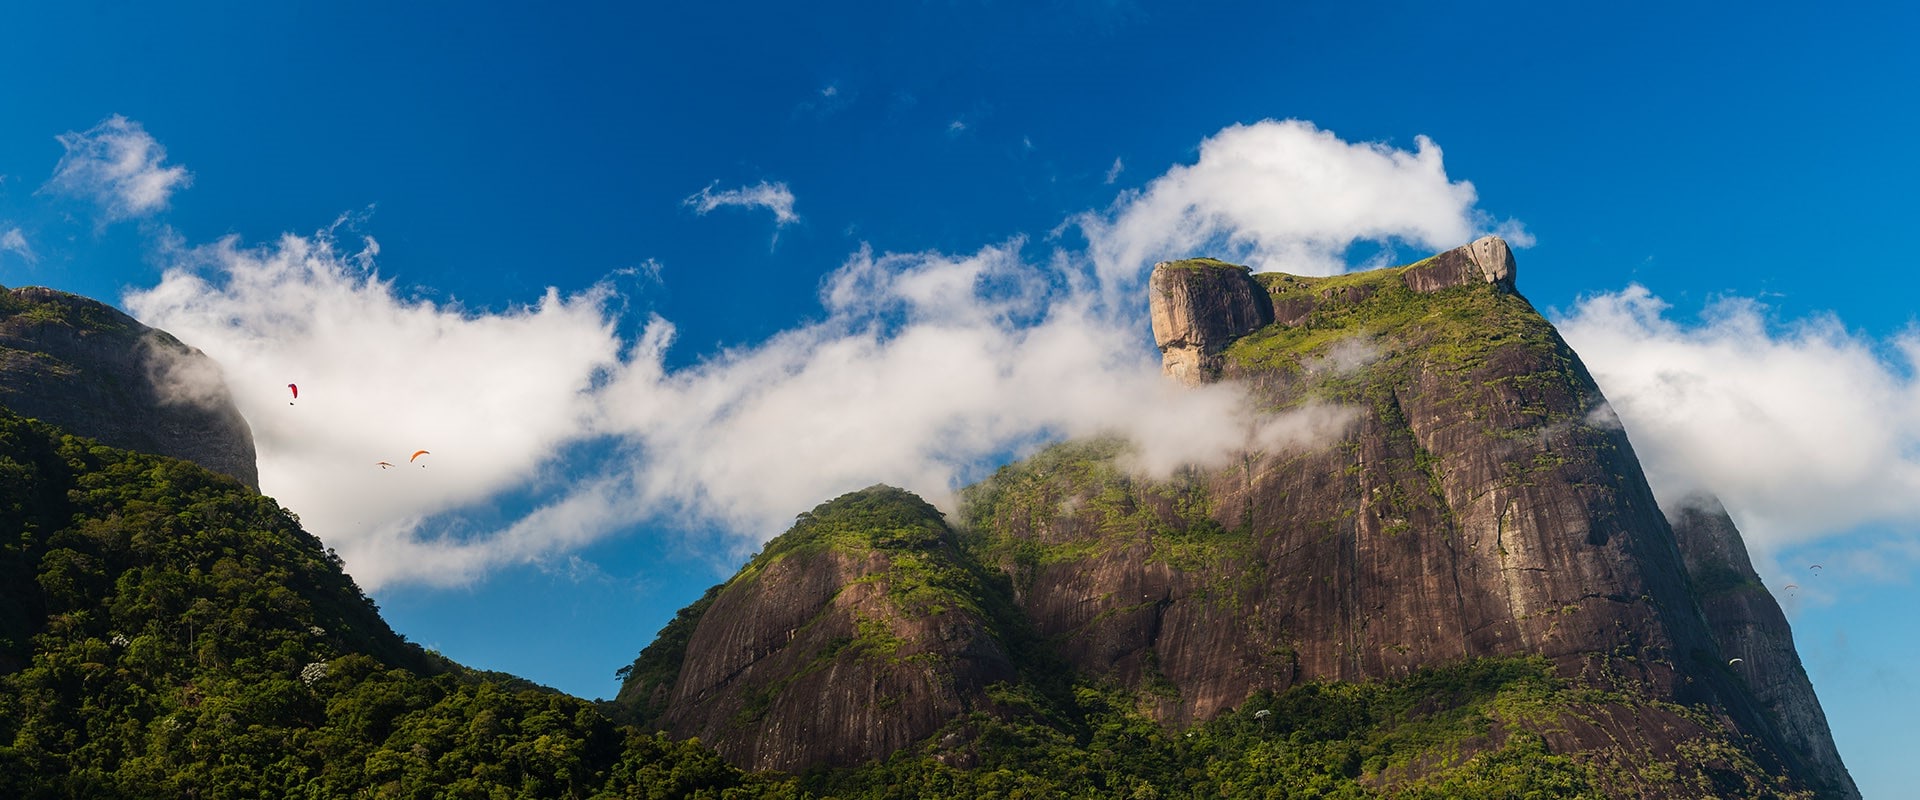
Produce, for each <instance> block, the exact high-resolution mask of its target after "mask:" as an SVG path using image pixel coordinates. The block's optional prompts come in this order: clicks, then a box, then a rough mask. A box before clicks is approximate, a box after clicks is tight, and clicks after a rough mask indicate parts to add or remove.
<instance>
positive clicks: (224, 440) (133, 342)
mask: <svg viewBox="0 0 1920 800" xmlns="http://www.w3.org/2000/svg"><path fill="white" fill-rule="evenodd" d="M0 406H5V407H7V408H10V409H12V410H13V411H14V413H17V414H19V415H21V416H24V417H33V418H38V419H40V420H43V421H45V422H48V423H51V424H53V425H57V426H59V427H61V428H64V429H66V430H68V431H70V432H72V433H75V434H79V435H81V436H86V437H90V438H94V439H98V440H100V441H101V442H102V443H104V444H107V445H111V446H113V447H120V448H125V449H128V450H138V451H141V452H147V453H157V454H159V455H165V456H172V457H175V458H182V459H186V460H188V461H192V462H195V463H197V464H199V465H201V466H203V467H206V468H208V469H211V470H213V471H215V472H220V473H224V474H227V475H231V476H233V477H235V478H238V479H239V480H240V481H241V482H243V483H245V484H246V485H248V486H250V487H254V488H258V487H259V485H260V474H259V469H258V467H257V466H256V464H255V461H254V448H253V431H252V429H251V428H250V427H248V425H247V421H246V419H245V418H244V417H242V416H241V415H240V411H239V409H238V408H236V407H235V406H234V404H233V396H232V395H231V393H229V391H228V390H227V387H226V384H225V383H224V382H223V381H222V380H221V378H220V367H219V365H218V364H216V363H214V361H213V360H212V359H210V358H208V357H207V356H206V354H205V353H202V352H200V351H199V350H198V349H195V348H193V347H190V346H188V345H186V344H183V343H182V342H181V341H180V340H179V339H175V338H174V337H173V336H172V335H171V334H169V333H167V332H166V331H162V330H157V329H154V328H149V327H147V326H145V325H142V324H140V322H139V321H138V320H135V319H134V318H132V317H130V316H127V315H126V314H124V313H121V312H120V311H119V310H118V309H116V308H114V307H112V306H109V305H107V304H105V303H101V302H99V301H97V300H91V299H88V298H85V297H80V296H78V295H72V294H67V293H66V292H60V291H55V290H53V289H46V288H42V287H37V286H34V287H25V288H19V289H13V290H11V291H7V290H5V289H4V288H0Z"/></svg>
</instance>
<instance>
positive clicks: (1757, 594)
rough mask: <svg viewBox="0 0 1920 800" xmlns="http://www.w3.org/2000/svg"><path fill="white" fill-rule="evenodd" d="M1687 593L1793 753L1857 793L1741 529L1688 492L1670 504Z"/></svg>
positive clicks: (1842, 789) (1845, 791)
mask: <svg viewBox="0 0 1920 800" xmlns="http://www.w3.org/2000/svg"><path fill="white" fill-rule="evenodd" d="M1668 515H1669V517H1670V518H1671V519H1672V521H1673V533H1674V536H1675V537H1677V538H1678V539H1679V542H1680V554H1681V555H1682V556H1683V557H1684V558H1685V559H1686V564H1687V573H1688V574H1689V575H1690V576H1692V578H1693V587H1694V597H1695V598H1696V599H1697V600H1699V602H1700V611H1701V613H1702V614H1703V615H1705V617H1706V619H1707V625H1708V629H1709V630H1711V631H1713V638H1714V641H1716V642H1718V643H1719V645H1720V652H1721V654H1722V655H1725V656H1727V658H1728V659H1729V660H1731V659H1734V658H1738V659H1740V663H1738V664H1730V665H1728V666H1729V669H1731V671H1732V672H1733V673H1734V674H1736V675H1738V676H1740V679H1741V680H1742V681H1743V682H1744V683H1745V684H1746V685H1747V686H1748V687H1750V688H1751V689H1752V690H1753V696H1754V698H1755V699H1756V700H1758V701H1759V703H1760V706H1761V708H1762V710H1763V713H1764V714H1765V716H1766V718H1767V720H1768V721H1769V722H1771V723H1773V725H1774V728H1775V729H1776V730H1778V731H1779V732H1780V736H1781V738H1782V739H1784V740H1786V744H1787V747H1788V748H1790V749H1791V750H1792V751H1793V752H1794V754H1795V755H1797V756H1798V757H1799V758H1801V759H1802V760H1804V761H1806V762H1807V763H1809V764H1812V765H1814V766H1815V767H1816V768H1817V769H1818V770H1819V772H1820V773H1822V774H1824V775H1826V776H1830V780H1831V781H1832V783H1833V785H1834V788H1835V789H1836V790H1837V791H1836V792H1835V794H1836V795H1837V796H1845V797H1858V796H1860V790H1859V789H1858V788H1855V786H1854V784H1853V778H1852V776H1850V775H1848V774H1847V768H1846V765H1845V764H1843V763H1841V761H1840V752H1839V751H1838V750H1836V749H1835V748H1834V744H1833V731H1832V730H1831V729H1829V728H1828V727H1827V715H1826V712H1825V711H1823V710H1821V708H1820V698H1819V697H1818V696H1817V695H1815V694H1814V692H1813V682H1812V681H1809V680H1808V679H1807V671H1806V669H1805V668H1804V667H1802V666H1801V664H1800V652H1799V651H1798V650H1796V649H1794V646H1793V629H1792V628H1791V627H1790V626H1789V625H1788V624H1787V617H1786V615H1785V614H1783V613H1781V611H1780V604H1779V602H1777V601H1776V600H1774V597H1773V593H1771V592H1769V591H1767V587H1766V585H1765V584H1764V583H1762V582H1761V580H1760V575H1759V573H1757V572H1755V571H1754V569H1753V562H1752V560H1751V559H1749V558H1748V556H1747V545H1746V543H1745V542H1744V541H1742V540H1741V538H1740V529H1739V528H1738V527H1736V526H1735V525H1734V523H1733V517H1731V516H1729V515H1728V514H1727V510H1726V508H1725V507H1724V506H1722V505H1721V503H1720V500H1719V498H1716V497H1712V496H1710V495H1695V496H1693V497H1689V498H1687V499H1686V500H1684V501H1683V502H1682V504H1681V506H1680V507H1679V508H1676V509H1670V510H1669V511H1668Z"/></svg>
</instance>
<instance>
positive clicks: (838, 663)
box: [661, 487, 1014, 771]
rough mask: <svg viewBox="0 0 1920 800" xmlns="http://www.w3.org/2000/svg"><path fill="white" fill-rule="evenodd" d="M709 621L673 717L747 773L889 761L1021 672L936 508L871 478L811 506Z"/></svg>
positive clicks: (692, 650) (736, 582) (694, 640)
mask: <svg viewBox="0 0 1920 800" xmlns="http://www.w3.org/2000/svg"><path fill="white" fill-rule="evenodd" d="M802 516H803V518H802V520H801V522H799V523H798V524H796V525H795V526H794V529H793V530H792V531H790V532H788V533H787V534H785V535H783V536H782V537H780V538H779V539H776V540H774V541H773V542H771V543H769V544H768V546H767V549H766V551H765V552H764V553H763V554H762V555H761V556H760V557H758V558H756V559H754V561H753V563H752V564H750V565H748V567H747V568H746V569H745V570H743V571H742V572H741V574H740V575H738V576H736V577H735V578H734V579H733V580H732V581H729V582H728V583H727V584H726V585H725V587H724V588H722V589H721V590H720V591H719V593H718V594H717V595H716V596H715V597H714V598H713V600H712V605H711V606H710V607H709V608H708V609H707V610H706V611H705V612H704V613H702V614H701V615H700V618H699V622H698V625H697V627H696V628H695V629H694V631H693V634H692V637H691V639H690V640H689V641H688V643H687V646H686V650H685V654H684V656H683V660H682V662H681V667H680V670H679V672H678V676H677V680H676V681H675V682H674V686H673V688H672V691H671V699H670V700H669V701H668V703H667V706H666V709H665V713H664V715H663V716H662V717H661V721H662V723H663V726H664V727H665V728H666V729H667V730H668V731H670V732H672V733H673V734H674V735H676V736H698V737H700V740H701V741H703V742H706V743H707V744H709V745H711V746H713V747H714V748H715V749H717V750H719V751H720V753H721V754H722V755H724V756H726V757H727V759H728V760H729V761H732V762H733V763H735V764H738V765H740V766H742V767H746V768H750V769H756V770H761V769H777V770H787V771H799V770H802V769H805V768H807V767H810V766H814V765H818V764H830V765H848V764H854V763H858V762H861V761H865V760H867V759H870V758H877V757H883V756H885V755H886V754H888V753H891V752H893V751H895V750H897V749H899V748H901V747H904V746H906V745H908V744H911V743H913V742H917V741H919V740H921V739H924V738H926V737H928V736H929V735H931V734H933V733H934V732H935V731H936V730H937V729H939V728H940V727H941V726H942V725H945V724H946V723H947V722H949V721H950V720H952V719H954V718H956V717H959V716H961V715H963V714H965V713H967V712H968V711H971V710H974V709H979V708H986V707H988V706H990V703H988V701H987V700H986V699H985V696H984V694H983V692H984V689H985V687H986V686H987V685H988V684H990V683H993V682H995V681H1004V680H1009V679H1011V678H1013V677H1014V670H1013V667H1012V664H1011V662H1010V660H1009V658H1008V655H1007V652H1006V651H1005V650H1004V649H1003V648H1002V646H1001V644H1000V640H999V635H1000V634H999V633H998V632H997V631H996V630H995V627H994V621H993V620H992V619H991V617H990V616H989V615H988V614H987V613H985V611H983V610H982V609H981V608H980V605H979V603H978V601H977V600H976V599H975V598H977V597H980V596H985V595H990V594H991V592H990V590H988V589H986V588H984V587H982V586H979V585H977V582H978V581H979V580H980V579H981V578H982V577H983V576H984V573H982V572H981V571H980V570H979V567H978V566H977V565H970V563H969V562H968V560H967V559H966V558H965V557H964V556H963V555H962V554H961V553H960V551H959V550H958V549H957V548H956V546H955V543H954V541H953V534H952V531H950V530H948V529H947V526H946V524H945V522H943V521H942V520H941V518H940V513H939V511H937V510H935V509H934V508H933V507H932V506H930V505H927V504H926V502H925V501H922V500H920V499H919V498H917V497H914V496H912V495H910V494H907V493H906V492H903V491H900V490H898V489H891V488H887V487H874V488H871V489H867V490H864V491H861V492H856V493H854V494H850V495H847V496H845V497H842V498H839V499H837V500H835V501H833V502H830V503H827V504H824V505H822V506H820V507H819V508H816V509H814V510H813V512H811V513H810V514H807V515H802Z"/></svg>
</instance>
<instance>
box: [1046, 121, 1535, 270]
mask: <svg viewBox="0 0 1920 800" xmlns="http://www.w3.org/2000/svg"><path fill="white" fill-rule="evenodd" d="M1414 142H1415V149H1414V150H1413V151H1411V152H1409V151H1406V150H1398V149H1395V148H1392V147H1389V146H1387V145H1383V144H1375V143H1369V142H1357V143H1356V142H1347V141H1344V140H1342V139H1340V138H1339V137H1338V136H1335V135H1334V134H1333V133H1332V132H1331V131H1324V130H1321V129H1319V128H1317V127H1314V125H1313V124H1312V123H1310V122H1304V121H1300V120H1285V121H1278V122H1276V121H1273V120H1267V121H1264V122H1259V123H1255V124H1252V125H1235V126H1232V127H1229V128H1227V129H1225V130H1222V131H1220V132H1219V133H1217V134H1214V135H1213V136H1212V137H1210V138H1208V139H1207V140H1206V141H1204V142H1202V143H1201V144H1200V158H1199V161H1198V162H1196V163H1194V164H1192V165H1178V166H1175V167H1173V168H1172V169H1170V170H1168V171H1167V173H1166V174H1164V175H1162V176H1160V177H1158V178H1155V179H1154V180H1153V181H1152V182H1151V183H1149V184H1147V186H1146V187H1145V188H1143V189H1141V190H1139V191H1131V192H1127V193H1124V194H1122V195H1121V196H1120V198H1119V200H1117V201H1116V202H1115V204H1114V206H1113V208H1111V209H1109V210H1108V212H1107V213H1106V214H1087V215H1085V216H1084V217H1082V219H1081V220H1080V223H1081V229H1082V230H1083V231H1084V232H1085V233H1086V235H1087V238H1088V239H1089V241H1091V243H1092V245H1093V256H1094V258H1095V259H1096V260H1097V261H1098V262H1099V263H1100V265H1101V269H1102V271H1103V272H1105V273H1107V274H1108V275H1110V276H1111V275H1123V274H1130V273H1133V272H1137V271H1139V270H1140V269H1141V265H1143V264H1151V263H1153V262H1155V261H1159V260H1163V259H1168V258H1186V257H1189V256H1193V255H1200V254H1210V255H1214V256H1217V257H1220V258H1224V259H1227V260H1230V261H1236V262H1239V263H1245V264H1249V265H1251V266H1252V267H1254V269H1256V270H1261V271H1265V270H1284V271H1287V272H1292V273H1295V274H1305V275H1326V274H1332V273H1336V272H1341V271H1343V270H1345V269H1346V268H1347V266H1348V265H1347V263H1346V260H1345V254H1346V251H1347V248H1348V247H1349V246H1350V245H1351V244H1353V243H1354V242H1357V241H1372V242H1379V243H1382V244H1391V243H1393V242H1396V241H1397V242H1404V243H1406V244H1409V245H1413V246H1416V247H1419V248H1421V249H1422V250H1423V252H1430V251H1433V250H1440V249H1446V248H1452V247H1456V246H1458V245H1461V244H1465V243H1466V242H1468V241H1470V240H1472V239H1473V238H1475V236H1476V235H1477V234H1478V233H1482V232H1488V231H1490V230H1491V229H1492V228H1493V227H1495V226H1496V225H1497V224H1498V223H1494V222H1493V221H1492V219H1491V218H1490V217H1488V216H1487V215H1485V214H1484V213H1482V212H1479V211H1478V210H1476V209H1475V207H1474V203H1475V200H1476V195H1475V193H1474V188H1473V184H1471V183H1468V182H1466V181H1453V180H1449V179H1448V178H1447V174H1446V168H1445V167H1444V165H1443V164H1442V162H1441V153H1440V147H1439V146H1438V145H1436V144H1434V143H1433V142H1432V141H1431V140H1429V139H1427V138H1426V137H1425V136H1421V137H1417V138H1415V140H1414ZM1507 228H1508V232H1509V234H1510V236H1511V233H1512V232H1514V231H1518V230H1519V228H1518V226H1517V224H1516V223H1511V222H1509V223H1507ZM1511 238H1514V239H1517V241H1516V242H1515V243H1516V244H1522V243H1525V242H1527V241H1531V239H1530V238H1525V237H1511Z"/></svg>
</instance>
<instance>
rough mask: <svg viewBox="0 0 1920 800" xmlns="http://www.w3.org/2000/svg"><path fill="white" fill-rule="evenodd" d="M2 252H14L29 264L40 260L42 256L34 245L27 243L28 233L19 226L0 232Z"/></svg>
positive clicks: (0, 249) (0, 250)
mask: <svg viewBox="0 0 1920 800" xmlns="http://www.w3.org/2000/svg"><path fill="white" fill-rule="evenodd" d="M0 253H12V254H14V255H15V256H18V257H19V258H20V259H21V260H22V261H25V262H27V263H29V264H33V263H37V262H38V261H39V260H40V256H39V255H37V254H35V253H34V252H33V246H32V245H29V244H27V235H26V234H25V233H23V232H21V230H20V229H19V228H18V227H13V228H8V229H6V230H5V231H4V232H0Z"/></svg>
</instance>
